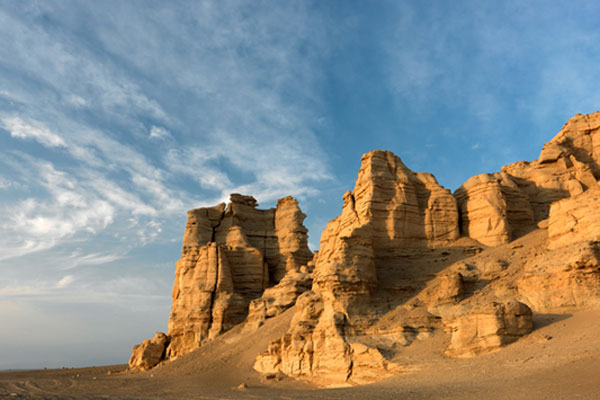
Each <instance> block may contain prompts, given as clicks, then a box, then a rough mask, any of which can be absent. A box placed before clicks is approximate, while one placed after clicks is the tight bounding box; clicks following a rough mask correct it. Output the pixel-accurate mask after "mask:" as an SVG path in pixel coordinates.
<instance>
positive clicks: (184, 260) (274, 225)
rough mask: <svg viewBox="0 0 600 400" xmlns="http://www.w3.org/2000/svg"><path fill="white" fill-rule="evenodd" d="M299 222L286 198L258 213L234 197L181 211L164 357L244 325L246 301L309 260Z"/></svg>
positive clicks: (247, 200) (247, 201) (301, 217)
mask: <svg viewBox="0 0 600 400" xmlns="http://www.w3.org/2000/svg"><path fill="white" fill-rule="evenodd" d="M304 218H305V215H304V214H303V213H302V212H301V211H300V209H299V208H298V202H297V201H296V200H295V199H293V198H291V197H286V198H283V199H280V200H279V201H278V203H277V208H273V209H269V210H259V209H257V202H256V200H255V199H254V198H252V197H250V196H242V195H238V194H233V195H231V202H230V203H229V204H228V205H227V206H226V205H225V204H224V203H223V204H219V205H218V206H215V207H210V208H199V209H196V210H191V211H189V212H188V221H187V224H186V229H185V235H184V238H183V254H182V257H181V259H180V260H179V261H178V262H177V264H176V270H175V283H174V285H173V306H172V308H171V316H170V318H169V331H168V336H169V338H170V344H169V345H168V347H167V350H166V357H167V358H169V359H174V358H177V357H179V356H181V355H183V354H186V353H189V352H190V351H192V350H194V349H196V348H198V347H199V346H200V345H202V343H203V342H205V341H206V340H209V339H212V338H214V337H215V336H217V335H220V334H221V333H223V332H225V331H227V330H229V329H231V328H232V327H233V326H235V325H237V324H239V323H241V322H243V321H244V319H245V318H246V315H247V314H248V306H249V303H250V302H251V301H252V300H255V299H258V298H259V297H260V296H261V295H262V294H263V292H264V291H265V289H267V288H269V287H270V286H273V285H275V284H277V283H278V282H279V281H280V280H281V279H282V278H283V277H284V276H285V274H286V272H291V273H293V272H296V271H297V270H298V269H299V268H300V267H301V266H302V265H306V264H307V263H308V261H309V260H311V259H312V256H313V255H312V253H311V251H310V250H309V249H308V245H307V230H306V228H305V227H304V226H303V225H302V221H303V220H304ZM294 276H295V275H294ZM288 280H289V279H288ZM294 300H295V299H294ZM292 303H293V302H292Z"/></svg>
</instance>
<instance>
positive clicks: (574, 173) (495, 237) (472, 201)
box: [454, 113, 600, 246]
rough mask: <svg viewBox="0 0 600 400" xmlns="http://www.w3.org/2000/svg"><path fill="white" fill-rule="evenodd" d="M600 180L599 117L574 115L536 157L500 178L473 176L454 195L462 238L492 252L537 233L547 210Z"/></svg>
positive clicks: (511, 167) (508, 168) (504, 170)
mask: <svg viewBox="0 0 600 400" xmlns="http://www.w3.org/2000/svg"><path fill="white" fill-rule="evenodd" d="M599 178H600V113H594V114H589V115H582V114H577V115H575V116H574V117H573V118H571V119H570V120H569V121H568V122H567V123H566V124H565V126H564V127H563V128H562V129H561V131H560V132H559V133H558V134H557V135H556V136H555V137H554V138H553V139H552V140H551V141H550V142H548V143H546V144H545V145H544V148H543V149H542V151H541V152H540V156H539V160H534V161H530V162H526V161H519V162H516V163H514V164H510V165H506V166H504V167H502V172H500V173H495V174H484V175H477V176H475V177H473V178H471V179H469V180H468V181H467V182H465V184H463V185H462V186H461V187H460V188H458V189H457V190H456V192H455V193H454V194H455V196H456V199H457V200H458V204H459V208H460V211H461V222H462V234H463V235H465V236H469V237H472V238H474V239H477V240H479V241H480V242H481V243H484V244H486V245H490V246H496V245H498V244H502V243H508V242H509V241H511V240H512V239H515V238H517V237H520V236H522V235H523V234H524V233H526V232H528V231H531V230H532V229H535V228H536V223H538V222H540V221H542V220H544V219H546V218H548V213H549V210H550V204H552V203H553V202H555V201H558V200H561V199H564V198H567V197H571V196H576V195H578V194H580V193H583V192H584V191H585V190H587V189H588V188H590V187H594V186H596V182H597V180H598V179H599Z"/></svg>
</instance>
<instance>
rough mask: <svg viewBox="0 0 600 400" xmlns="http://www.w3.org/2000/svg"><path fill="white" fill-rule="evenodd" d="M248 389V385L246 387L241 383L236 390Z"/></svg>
mask: <svg viewBox="0 0 600 400" xmlns="http://www.w3.org/2000/svg"><path fill="white" fill-rule="evenodd" d="M247 389H248V385H246V384H245V383H241V384H240V385H239V386H238V387H237V390H247Z"/></svg>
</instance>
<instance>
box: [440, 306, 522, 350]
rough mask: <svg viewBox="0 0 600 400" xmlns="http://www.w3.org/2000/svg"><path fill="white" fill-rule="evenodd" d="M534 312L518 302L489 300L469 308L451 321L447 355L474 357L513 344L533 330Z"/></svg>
mask: <svg viewBox="0 0 600 400" xmlns="http://www.w3.org/2000/svg"><path fill="white" fill-rule="evenodd" d="M531 317H532V312H531V309H530V308H529V307H527V306H526V305H525V304H523V303H520V302H518V301H509V302H507V303H496V302H493V303H489V304H486V305H483V306H476V307H472V308H470V309H468V311H466V312H464V313H460V316H459V317H458V318H456V319H455V320H454V321H452V322H451V323H450V324H449V329H450V332H451V335H452V338H451V342H450V347H449V348H448V350H447V352H446V353H447V354H448V355H451V356H454V357H472V356H474V355H477V354H481V353H485V352H489V351H492V350H496V349H498V348H499V347H501V346H504V345H506V344H508V343H512V342H514V341H515V340H517V339H518V338H519V337H521V336H523V335H526V334H528V333H529V332H531V331H532V330H533V322H532V319H531Z"/></svg>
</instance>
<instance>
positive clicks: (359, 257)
mask: <svg viewBox="0 0 600 400" xmlns="http://www.w3.org/2000/svg"><path fill="white" fill-rule="evenodd" d="M457 238H458V210H457V206H456V201H455V199H454V197H453V196H452V195H451V193H450V192H449V191H448V190H446V189H444V188H443V187H441V186H440V185H439V184H438V183H437V181H436V180H435V178H434V177H433V176H432V175H430V174H422V173H414V172H412V171H410V170H409V169H408V168H407V167H406V166H405V165H404V164H403V163H402V161H401V160H400V159H399V158H398V157H396V156H394V155H393V154H392V153H390V152H386V151H372V152H370V153H368V154H366V155H364V156H363V158H362V165H361V168H360V171H359V173H358V178H357V180H356V185H355V188H354V190H353V191H352V192H347V193H346V194H345V195H344V205H343V207H342V214H341V215H340V216H339V217H337V218H336V219H334V220H333V221H331V222H330V223H329V224H328V225H327V227H326V228H325V230H324V232H323V234H322V236H321V249H320V251H319V255H318V258H317V260H316V263H315V270H314V272H313V278H314V282H313V288H312V291H311V292H308V293H305V294H304V295H302V296H301V297H300V298H299V299H298V301H297V303H296V308H297V311H296V316H295V317H294V321H293V323H292V326H291V327H290V331H289V332H288V334H287V335H286V336H284V337H283V338H281V339H279V340H276V341H274V342H273V343H272V344H271V346H270V348H269V351H268V353H266V354H264V355H262V356H260V357H259V358H258V360H257V363H256V366H255V367H256V369H257V370H259V371H261V372H266V371H273V370H278V371H280V372H282V373H284V374H286V375H290V376H295V377H301V378H305V379H310V380H312V381H315V382H318V383H320V384H324V385H344V384H353V383H364V382H366V381H368V380H369V378H371V379H375V378H376V377H377V378H381V377H382V376H385V375H387V374H390V373H394V372H395V371H398V370H399V369H400V368H399V366H398V365H395V364H394V363H393V362H390V361H388V360H387V359H386V358H385V357H384V356H383V355H382V354H381V352H380V351H379V349H378V348H376V347H372V346H369V345H368V344H366V343H361V342H360V340H359V339H358V338H359V337H360V336H361V331H362V330H364V329H367V328H368V326H369V325H370V323H371V322H372V321H370V319H372V318H373V317H374V315H372V314H373V313H372V311H371V310H370V309H369V305H370V302H371V296H372V295H374V294H375V292H377V290H378V288H379V286H380V285H379V282H378V272H379V271H381V270H385V269H386V268H394V267H395V264H398V263H400V264H401V260H400V259H399V257H398V249H402V248H406V247H421V248H427V247H439V246H444V245H448V244H449V243H451V242H452V241H453V240H456V239H457Z"/></svg>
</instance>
